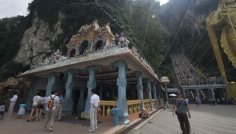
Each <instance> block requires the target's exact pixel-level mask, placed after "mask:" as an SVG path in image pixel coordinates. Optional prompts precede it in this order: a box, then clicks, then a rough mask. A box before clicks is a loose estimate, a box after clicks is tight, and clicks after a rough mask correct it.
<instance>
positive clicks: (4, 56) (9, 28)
mask: <svg viewBox="0 0 236 134" xmlns="http://www.w3.org/2000/svg"><path fill="white" fill-rule="evenodd" d="M26 24H27V19H26V18H24V17H22V16H17V17H12V18H4V19H1V20H0V57H1V58H0V67H2V66H3V65H4V64H5V63H6V62H8V61H11V60H12V59H13V58H14V57H15V55H16V54H17V52H18V50H19V48H20V41H21V38H22V37H23V34H24V31H25V30H26Z"/></svg>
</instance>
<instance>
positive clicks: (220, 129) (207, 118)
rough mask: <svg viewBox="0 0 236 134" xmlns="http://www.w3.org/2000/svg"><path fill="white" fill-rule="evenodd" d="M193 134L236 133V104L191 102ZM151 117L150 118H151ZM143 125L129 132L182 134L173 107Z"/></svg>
mask: <svg viewBox="0 0 236 134" xmlns="http://www.w3.org/2000/svg"><path fill="white" fill-rule="evenodd" d="M190 112H191V116H192V118H191V119H190V125H191V134H236V105H216V106H210V105H207V104H205V105H200V106H199V107H196V106H195V105H194V104H190ZM149 119H150V120H149ZM149 119H147V121H148V120H149V121H148V122H147V123H146V124H144V125H143V126H140V125H139V126H136V127H135V128H132V130H130V131H129V132H128V134H181V133H182V132H181V130H180V127H179V122H178V120H177V117H176V115H175V116H173V115H172V112H171V109H167V110H161V111H160V112H159V113H156V114H155V116H154V117H153V118H149Z"/></svg>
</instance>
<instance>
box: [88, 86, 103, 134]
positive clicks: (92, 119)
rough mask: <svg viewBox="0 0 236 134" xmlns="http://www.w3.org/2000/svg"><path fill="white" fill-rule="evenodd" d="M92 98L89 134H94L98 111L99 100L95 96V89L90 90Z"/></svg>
mask: <svg viewBox="0 0 236 134" xmlns="http://www.w3.org/2000/svg"><path fill="white" fill-rule="evenodd" d="M91 93H92V96H91V98H90V103H91V107H90V111H89V116H90V130H88V131H89V132H90V133H94V132H95V129H97V128H98V127H97V113H98V112H99V111H100V98H99V96H98V95H97V94H96V89H92V90H91Z"/></svg>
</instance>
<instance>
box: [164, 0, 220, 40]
mask: <svg viewBox="0 0 236 134" xmlns="http://www.w3.org/2000/svg"><path fill="white" fill-rule="evenodd" d="M218 2H219V0H170V1H169V2H168V3H167V4H165V5H164V6H163V8H162V15H163V16H162V17H161V18H162V22H163V24H164V25H165V27H166V31H167V33H168V34H169V35H170V36H174V35H176V33H177V32H178V31H179V32H180V33H185V34H188V35H191V36H190V38H196V37H198V36H200V35H202V34H203V32H204V31H205V29H206V26H205V20H206V17H207V16H208V15H209V13H210V12H212V11H214V10H216V8H217V5H218Z"/></svg>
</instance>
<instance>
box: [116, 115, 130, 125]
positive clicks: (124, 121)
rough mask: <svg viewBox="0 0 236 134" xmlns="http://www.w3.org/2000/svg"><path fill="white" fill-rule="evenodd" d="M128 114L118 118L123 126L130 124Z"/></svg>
mask: <svg viewBox="0 0 236 134" xmlns="http://www.w3.org/2000/svg"><path fill="white" fill-rule="evenodd" d="M128 116H129V115H128V114H127V115H125V116H124V117H120V116H119V117H118V123H119V124H121V125H129V124H130V121H129V120H128Z"/></svg>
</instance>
